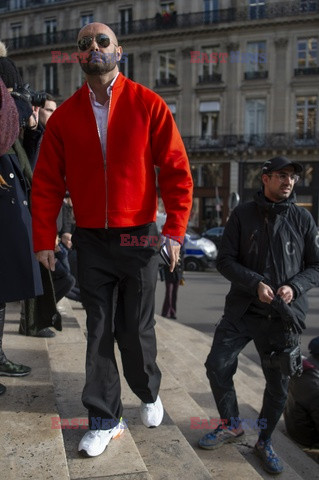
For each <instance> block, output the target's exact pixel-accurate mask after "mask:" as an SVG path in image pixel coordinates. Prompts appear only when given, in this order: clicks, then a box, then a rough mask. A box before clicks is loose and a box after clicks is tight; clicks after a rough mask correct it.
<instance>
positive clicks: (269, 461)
mask: <svg viewBox="0 0 319 480" xmlns="http://www.w3.org/2000/svg"><path fill="white" fill-rule="evenodd" d="M254 451H255V453H256V454H257V455H258V457H259V458H260V459H261V463H262V466H263V469H264V470H266V472H268V473H272V474H278V473H281V472H282V471H283V469H284V467H283V464H282V461H281V460H280V458H279V457H278V455H277V453H276V452H275V451H274V449H273V446H272V443H271V440H270V439H269V440H261V439H259V440H258V442H257V443H256V445H255V449H254Z"/></svg>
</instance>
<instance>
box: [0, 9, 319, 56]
mask: <svg viewBox="0 0 319 480" xmlns="http://www.w3.org/2000/svg"><path fill="white" fill-rule="evenodd" d="M55 3H56V4H61V3H64V4H65V5H67V4H68V3H71V2H70V1H68V0H55V1H48V0H24V1H23V2H22V1H20V2H19V1H18V0H15V1H12V0H0V12H1V13H4V12H7V11H13V10H18V9H19V11H21V9H29V8H35V7H39V6H44V5H48V4H49V5H54V4H55ZM262 7H263V8H262V9H259V10H258V12H256V8H255V7H253V6H245V7H240V8H228V9H224V10H214V11H207V12H197V13H181V14H176V15H174V16H173V17H172V18H173V20H172V21H170V22H164V21H159V17H158V15H156V16H155V17H154V18H144V19H141V20H134V21H130V22H126V23H124V24H123V22H118V23H113V24H109V26H110V27H111V28H112V30H114V32H115V33H116V35H117V36H119V37H122V36H130V35H134V34H145V33H148V32H155V31H161V30H171V29H189V28H191V27H198V26H205V25H214V26H216V24H221V23H233V22H243V21H260V20H264V19H278V18H285V17H293V16H299V15H307V14H309V13H311V14H313V13H316V12H317V13H318V12H319V0H308V1H305V0H294V1H292V2H278V3H266V4H265V5H262ZM60 8H61V7H60ZM77 33H78V30H66V31H60V32H57V33H56V34H57V43H61V42H63V43H66V44H74V42H75V39H76V36H77ZM20 40H21V45H22V47H21V48H29V47H36V46H44V45H47V42H46V36H45V34H42V35H41V34H40V35H29V36H26V37H21V38H20ZM5 42H6V44H9V45H8V46H9V48H10V47H12V46H11V45H10V40H5Z"/></svg>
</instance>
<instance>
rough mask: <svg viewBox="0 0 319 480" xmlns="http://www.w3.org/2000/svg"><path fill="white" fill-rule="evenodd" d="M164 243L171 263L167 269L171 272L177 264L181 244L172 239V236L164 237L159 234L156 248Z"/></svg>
mask: <svg viewBox="0 0 319 480" xmlns="http://www.w3.org/2000/svg"><path fill="white" fill-rule="evenodd" d="M164 243H166V246H167V252H168V254H169V257H170V259H171V265H170V268H169V271H170V272H172V271H173V270H174V268H175V267H176V265H177V264H178V261H179V253H180V250H181V244H180V243H178V242H177V241H176V240H173V239H172V238H169V237H165V236H164V235H162V236H160V238H159V242H158V245H157V246H158V248H160V247H161V245H163V244H164Z"/></svg>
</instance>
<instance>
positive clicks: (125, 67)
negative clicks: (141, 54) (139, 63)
mask: <svg viewBox="0 0 319 480" xmlns="http://www.w3.org/2000/svg"><path fill="white" fill-rule="evenodd" d="M119 68H120V72H122V73H123V75H125V76H126V77H127V78H130V79H131V80H133V75H134V55H133V53H129V54H127V53H125V52H124V53H123V55H122V58H121V60H120V63H119Z"/></svg>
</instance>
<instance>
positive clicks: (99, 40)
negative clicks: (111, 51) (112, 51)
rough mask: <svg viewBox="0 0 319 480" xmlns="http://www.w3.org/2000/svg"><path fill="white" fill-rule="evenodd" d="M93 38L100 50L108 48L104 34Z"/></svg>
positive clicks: (108, 41) (108, 40)
mask: <svg viewBox="0 0 319 480" xmlns="http://www.w3.org/2000/svg"><path fill="white" fill-rule="evenodd" d="M95 38H96V41H97V43H98V44H99V45H100V47H102V48H106V47H108V46H109V45H110V43H111V41H110V39H109V37H108V36H107V35H105V33H98V34H97V36H96V37H95Z"/></svg>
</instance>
